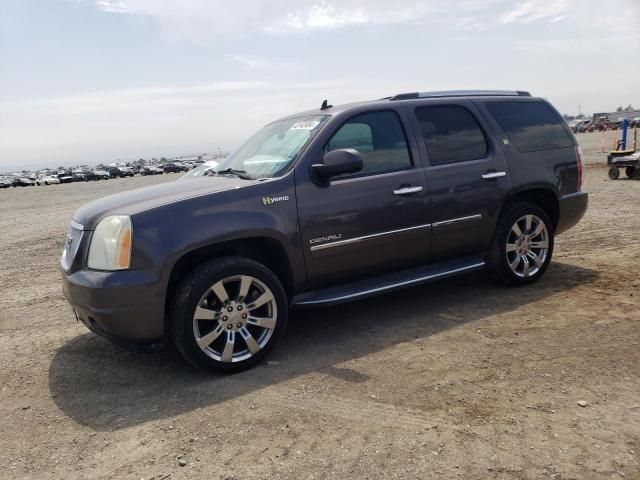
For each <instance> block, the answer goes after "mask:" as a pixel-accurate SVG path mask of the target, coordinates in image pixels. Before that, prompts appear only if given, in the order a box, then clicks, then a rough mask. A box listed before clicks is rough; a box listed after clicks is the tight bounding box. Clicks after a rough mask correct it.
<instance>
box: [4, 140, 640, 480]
mask: <svg viewBox="0 0 640 480" xmlns="http://www.w3.org/2000/svg"><path fill="white" fill-rule="evenodd" d="M578 139H579V141H580V142H581V144H582V145H583V150H584V152H585V157H586V160H587V164H588V167H587V169H586V170H587V180H586V189H587V190H588V191H589V192H590V194H591V203H590V208H589V211H588V213H587V215H586V216H585V218H584V219H583V221H582V222H581V223H580V224H579V225H578V226H577V227H576V228H574V229H573V230H571V231H570V232H568V233H567V234H565V235H562V236H561V237H559V238H558V242H557V246H556V253H555V255H554V260H553V262H552V264H551V266H550V268H549V270H548V271H547V273H546V275H545V277H544V278H543V279H542V280H541V281H540V282H539V283H537V284H536V285H534V286H531V287H527V288H521V289H509V288H504V287H501V286H497V285H494V284H493V283H491V282H489V281H487V279H486V278H485V276H484V275H483V274H472V275H468V276H464V277H459V278H455V279H449V280H446V281H442V282H439V283H434V284H430V285H425V286H421V287H416V288H412V289H408V290H404V291H401V292H396V293H392V294H389V295H386V296H381V297H377V298H375V299H372V300H368V301H361V302H358V303H354V304H350V305H346V306H341V307H336V308H330V309H324V310H316V311H301V312H296V313H294V315H293V318H292V319H291V324H290V328H289V330H288V332H287V334H286V335H285V338H284V340H283V341H282V343H281V344H280V346H279V348H278V349H277V350H276V351H275V352H273V354H272V355H271V357H270V358H269V360H270V362H268V363H264V364H261V365H259V366H258V367H257V368H254V369H253V370H251V371H248V372H245V373H242V374H238V375H234V376H216V375H211V374H206V373H202V372H199V371H196V370H194V369H193V368H191V367H189V366H188V365H187V364H186V363H185V362H184V361H182V360H181V358H180V357H179V356H178V355H177V354H175V353H172V352H165V353H160V354H152V355H144V354H133V353H129V352H126V351H123V350H121V349H119V348H117V347H115V346H113V345H111V344H109V343H108V342H107V341H105V340H103V339H101V338H98V337H96V336H94V335H92V334H90V333H88V332H87V330H86V329H85V328H84V327H83V326H81V325H79V324H77V323H76V322H75V320H74V318H73V315H72V313H71V310H70V308H69V306H68V305H67V303H66V302H65V300H64V299H63V297H62V294H61V292H60V281H59V276H60V273H59V269H58V258H59V253H60V250H61V247H62V240H63V238H64V233H65V230H66V226H67V223H68V221H69V217H70V215H71V213H72V212H73V211H74V210H75V209H76V208H77V207H78V206H80V205H81V204H83V203H84V202H86V201H88V200H90V199H93V198H97V197H100V196H103V195H105V194H108V193H114V192H118V191H123V190H127V189H130V188H134V187H139V186H143V185H149V184H153V183H159V182H165V181H169V180H172V179H175V178H177V176H175V175H164V176H158V177H135V178H133V179H122V180H112V181H109V182H97V183H95V182H93V183H83V184H71V185H57V186H49V187H36V188H28V189H10V190H5V191H0V250H1V251H2V255H1V256H0V271H1V272H2V273H1V275H0V289H1V291H2V296H1V297H0V388H1V397H0V398H1V400H2V401H1V402H0V477H1V478H6V479H11V478H34V479H36V478H37V479H40V478H65V479H74V478H78V479H88V478H119V479H120V478H123V479H129V478H131V479H140V478H145V479H149V478H152V477H153V478H154V479H155V480H160V479H165V480H166V479H171V480H173V479H181V478H212V479H236V480H237V479H244V478H265V479H266V478H291V479H300V478H305V479H315V478H317V479H325V478H335V479H345V478H372V479H374V478H376V479H377V478H415V479H427V478H428V479H433V478H435V479H437V478H505V479H521V478H545V479H546V478H557V479H589V478H619V477H620V478H622V477H626V478H640V331H639V329H638V327H639V325H640V323H639V322H640V308H638V307H639V305H640V301H639V298H638V297H639V296H640V277H639V276H638V260H637V259H638V257H639V256H640V240H639V239H638V234H637V232H638V231H640V215H639V212H640V181H637V180H635V181H634V180H626V179H625V180H618V181H611V180H609V179H608V178H607V173H606V168H605V166H604V163H605V162H604V156H603V155H601V154H598V153H597V151H598V148H599V144H600V136H599V134H582V135H579V136H578Z"/></svg>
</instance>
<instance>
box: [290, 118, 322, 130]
mask: <svg viewBox="0 0 640 480" xmlns="http://www.w3.org/2000/svg"><path fill="white" fill-rule="evenodd" d="M319 123H320V122H318V121H317V120H309V121H306V122H296V123H294V124H293V126H292V127H291V128H290V129H289V130H313V129H314V128H316V127H317V126H318V124H319Z"/></svg>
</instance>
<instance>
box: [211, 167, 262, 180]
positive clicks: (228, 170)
mask: <svg viewBox="0 0 640 480" xmlns="http://www.w3.org/2000/svg"><path fill="white" fill-rule="evenodd" d="M215 174H216V175H225V174H231V175H235V176H236V177H238V178H241V179H243V180H253V178H252V177H251V176H250V175H247V171H246V170H236V169H235V168H225V169H224V170H218V171H217V172H215Z"/></svg>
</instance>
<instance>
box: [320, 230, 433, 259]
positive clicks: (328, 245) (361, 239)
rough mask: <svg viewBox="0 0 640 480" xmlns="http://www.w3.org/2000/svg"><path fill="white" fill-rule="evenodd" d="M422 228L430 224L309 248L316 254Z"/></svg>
mask: <svg viewBox="0 0 640 480" xmlns="http://www.w3.org/2000/svg"><path fill="white" fill-rule="evenodd" d="M422 228H431V224H430V223H427V224H424V225H416V226H414V227H407V228H399V229H397V230H389V231H386V232H380V233H373V234H371V235H364V236H362V237H354V238H347V239H346V240H338V241H337V242H331V243H322V244H320V245H313V246H312V247H311V251H312V252H316V251H318V250H325V249H327V248H333V247H341V246H343V245H350V244H352V243H360V242H365V241H367V240H373V239H375V238H380V237H387V236H389V235H396V234H398V233H404V232H410V231H412V230H420V229H422Z"/></svg>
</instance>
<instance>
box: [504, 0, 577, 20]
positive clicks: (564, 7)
mask: <svg viewBox="0 0 640 480" xmlns="http://www.w3.org/2000/svg"><path fill="white" fill-rule="evenodd" d="M570 6H571V5H570V2H569V1H568V0H528V1H526V2H521V3H519V4H517V5H516V6H515V7H514V8H511V9H509V10H507V11H506V12H504V13H503V14H502V15H500V17H499V22H500V23H501V24H503V25H506V24H508V23H531V22H535V21H538V20H549V21H552V22H558V21H559V20H562V17H563V15H564V14H566V13H567V12H568V11H569V10H570Z"/></svg>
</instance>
